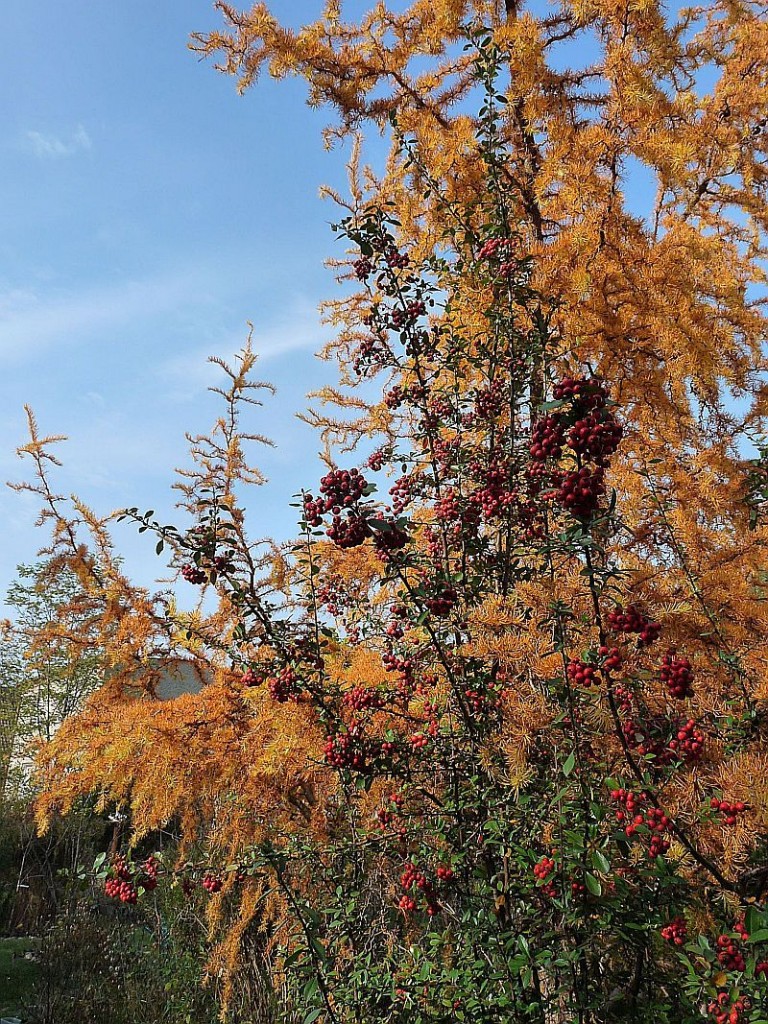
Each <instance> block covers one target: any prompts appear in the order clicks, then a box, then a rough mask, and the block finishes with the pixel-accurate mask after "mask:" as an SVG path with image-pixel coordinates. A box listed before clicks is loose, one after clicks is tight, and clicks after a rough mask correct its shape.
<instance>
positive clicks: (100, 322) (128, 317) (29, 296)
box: [0, 270, 205, 363]
mask: <svg viewBox="0 0 768 1024" xmlns="http://www.w3.org/2000/svg"><path fill="white" fill-rule="evenodd" d="M204 283H205V277H204V271H203V270H192V271H190V272H188V273H178V274H175V275H172V276H171V275H168V276H164V277H157V278H152V279H149V280H139V281H124V282H120V283H119V284H114V285H105V286H102V287H100V288H91V289H87V290H85V291H82V292H76V293H62V294H59V295H53V296H52V295H43V296H41V295H38V294H36V293H35V292H33V291H30V290H26V289H25V290H22V289H7V290H5V291H1V290H0V363H12V362H20V361H25V360H27V359H29V358H30V356H33V355H35V354H38V353H39V352H40V350H41V349H44V348H46V347H48V346H49V345H51V344H60V345H61V344H73V343H74V344H77V343H79V342H82V341H83V340H84V339H86V338H92V337H93V335H94V334H95V333H97V332H99V333H102V334H106V332H107V330H108V329H109V328H115V327H118V326H121V325H125V324H130V323H136V322H139V321H144V320H146V319H147V318H148V317H152V316H156V315H157V314H159V313H163V312H166V311H169V310H173V309H177V308H179V307H181V306H183V305H184V304H185V303H188V302H191V301H193V300H194V299H195V298H197V299H199V298H200V295H201V294H204V292H203V287H204Z"/></svg>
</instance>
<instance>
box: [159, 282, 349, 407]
mask: <svg viewBox="0 0 768 1024" xmlns="http://www.w3.org/2000/svg"><path fill="white" fill-rule="evenodd" d="M247 336H248V329H247V326H246V325H245V324H244V325H243V328H242V330H241V331H239V332H237V333H236V332H232V333H229V334H227V335H226V336H221V337H219V338H212V339H211V341H210V342H209V343H208V344H207V346H206V348H204V349H203V348H197V349H195V350H193V351H188V352H185V353H184V354H183V355H181V356H174V357H172V358H170V359H166V360H163V362H162V363H161V364H160V365H159V366H158V368H157V375H158V379H160V380H162V382H163V386H164V388H166V389H167V397H168V398H169V399H171V400H173V401H179V402H183V401H188V400H190V399H192V398H194V397H195V396H197V395H199V394H200V393H201V392H203V391H205V390H207V388H209V387H210V386H211V385H212V384H216V383H218V374H219V371H218V369H217V368H216V367H215V366H212V365H211V363H210V357H211V356H222V357H223V358H224V359H226V360H228V361H230V360H231V357H232V354H233V353H234V352H237V351H239V350H240V349H241V348H242V347H243V344H244V343H245V340H246V338H247ZM328 339H329V329H328V327H325V326H323V325H322V324H321V323H320V314H319V313H318V310H317V307H316V306H315V305H313V304H312V303H310V302H308V301H306V300H302V299H297V300H296V301H295V302H294V303H293V304H292V305H291V306H290V307H289V308H288V310H287V312H284V313H282V314H281V316H280V318H279V319H277V320H274V321H272V322H268V323H258V322H257V323H255V324H254V327H253V336H252V339H251V344H252V347H253V350H254V352H255V353H256V354H257V355H258V357H259V364H263V363H266V362H272V361H276V360H280V359H282V358H284V357H287V356H290V355H295V354H296V353H298V352H300V351H304V352H308V351H319V350H320V349H321V348H322V347H323V345H324V344H325V343H326V342H327V341H328ZM256 375H257V376H258V367H257V371H256Z"/></svg>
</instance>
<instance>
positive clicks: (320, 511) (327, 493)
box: [304, 469, 368, 526]
mask: <svg viewBox="0 0 768 1024" xmlns="http://www.w3.org/2000/svg"><path fill="white" fill-rule="evenodd" d="M367 486H368V481H367V480H366V479H365V477H364V476H363V475H362V474H361V472H360V470H359V469H333V470H331V471H330V472H329V473H326V474H325V476H324V477H322V478H321V479H320V494H321V497H319V498H314V497H313V496H312V495H311V494H306V495H305V496H304V515H305V517H306V520H307V522H308V523H309V525H310V526H319V525H320V523H321V521H322V517H323V515H325V513H326V512H333V513H334V515H338V513H339V512H340V511H341V510H342V509H343V508H350V507H351V506H353V505H354V504H356V502H358V501H359V500H360V498H362V496H363V493H364V491H365V489H366V487H367Z"/></svg>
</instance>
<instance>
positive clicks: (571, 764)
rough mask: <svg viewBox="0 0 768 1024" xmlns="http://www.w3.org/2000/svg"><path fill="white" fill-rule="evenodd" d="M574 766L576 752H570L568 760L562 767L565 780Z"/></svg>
mask: <svg viewBox="0 0 768 1024" xmlns="http://www.w3.org/2000/svg"><path fill="white" fill-rule="evenodd" d="M575 764H576V751H575V750H572V751H571V752H570V754H569V755H568V758H567V760H566V762H565V764H564V765H563V775H565V777H566V778H567V777H568V776H569V775H570V774H571V772H572V771H573V768H574V765H575Z"/></svg>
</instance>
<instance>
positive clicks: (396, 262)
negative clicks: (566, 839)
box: [384, 245, 410, 270]
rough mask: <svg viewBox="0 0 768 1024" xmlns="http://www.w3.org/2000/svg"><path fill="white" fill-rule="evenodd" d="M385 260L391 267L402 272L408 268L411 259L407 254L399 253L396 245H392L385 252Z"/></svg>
mask: <svg viewBox="0 0 768 1024" xmlns="http://www.w3.org/2000/svg"><path fill="white" fill-rule="evenodd" d="M384 259H385V260H386V262H387V264H388V265H389V266H390V267H393V268H394V269H395V270H402V269H403V268H404V267H407V266H408V264H409V262H410V259H409V257H408V254H407V253H404V252H398V250H397V249H396V248H395V247H394V245H390V246H389V247H388V248H387V249H386V251H385V252H384Z"/></svg>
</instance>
